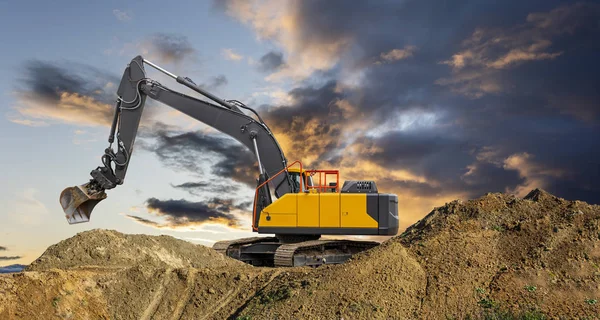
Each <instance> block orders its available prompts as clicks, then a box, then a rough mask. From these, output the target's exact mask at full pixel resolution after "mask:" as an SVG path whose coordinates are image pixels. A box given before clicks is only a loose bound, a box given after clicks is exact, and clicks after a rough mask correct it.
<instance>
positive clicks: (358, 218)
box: [60, 56, 398, 267]
mask: <svg viewBox="0 0 600 320" xmlns="http://www.w3.org/2000/svg"><path fill="white" fill-rule="evenodd" d="M145 65H146V66H150V67H152V68H154V69H156V70H158V71H160V72H162V73H164V74H166V75H168V76H169V77H171V78H173V79H175V80H176V81H177V82H178V83H180V84H182V85H184V86H186V87H188V88H190V89H192V90H193V91H195V92H198V93H199V94H201V95H203V96H204V97H206V98H208V99H210V100H211V101H212V102H207V101H205V100H201V99H197V98H195V97H191V96H189V95H185V94H182V93H180V92H177V91H174V90H171V89H169V88H167V87H166V86H164V85H162V84H160V83H159V82H157V81H155V80H153V79H151V78H148V77H147V76H146V70H145V69H144V66H145ZM148 97H149V98H151V99H154V100H156V101H159V102H161V103H163V104H166V105H168V106H170V107H172V108H174V109H176V110H178V111H180V112H183V113H184V114H186V115H188V116H190V117H192V118H194V119H196V120H198V121H200V122H202V123H204V124H206V125H208V126H211V127H213V128H215V129H217V130H218V131H220V132H222V133H225V134H228V135H229V136H231V137H233V138H235V139H236V140H237V141H239V142H240V143H242V144H243V145H245V146H246V147H248V148H249V149H250V150H251V151H252V152H253V153H254V154H255V156H256V162H255V164H257V166H258V171H259V172H258V179H257V184H256V191H255V194H254V204H253V210H252V231H254V232H257V233H259V234H271V235H275V236H274V237H273V236H271V237H264V236H263V237H253V238H244V239H237V240H232V241H219V242H216V243H215V244H214V246H213V248H214V249H215V250H217V251H219V252H221V253H223V254H224V255H226V256H229V257H232V258H235V259H238V260H241V261H244V262H246V263H249V264H252V265H257V266H276V267H283V266H288V267H291V266H319V265H322V264H337V263H342V262H344V261H346V260H348V259H349V258H350V257H351V256H352V255H353V254H356V253H358V252H361V251H364V250H366V249H369V248H372V247H374V246H376V245H378V242H375V241H353V240H341V239H340V240H319V239H320V238H321V236H322V235H339V236H342V235H369V236H391V235H395V234H396V233H397V232H398V197H397V195H395V194H386V193H379V192H378V190H377V186H376V184H375V182H374V181H345V182H344V184H343V185H342V186H341V187H340V185H339V184H340V181H339V171H338V170H306V169H304V168H303V167H302V163H301V162H300V161H294V162H292V163H288V160H287V159H286V158H285V156H284V154H283V151H282V150H281V147H280V146H279V143H278V142H277V140H276V139H275V136H274V135H273V133H272V132H271V130H270V129H269V127H268V126H267V124H266V123H265V122H264V121H263V120H262V118H261V117H260V115H259V114H258V113H257V112H256V111H255V110H254V109H252V108H250V107H248V106H246V105H244V104H243V103H241V102H239V101H237V100H223V99H220V98H218V97H216V96H214V95H213V94H211V93H209V92H207V91H206V90H204V89H203V88H201V87H200V86H198V85H196V84H195V83H194V82H193V81H192V80H191V79H189V78H187V77H181V76H177V75H175V74H173V73H171V72H169V71H167V70H165V69H163V68H161V67H160V66H158V65H156V64H154V63H152V62H151V61H148V60H146V59H144V58H143V57H142V56H137V57H135V58H133V59H132V60H131V62H130V63H129V64H128V66H127V68H126V69H125V71H124V73H123V77H122V79H121V83H120V85H119V88H118V90H117V101H116V106H115V112H114V118H113V121H112V126H111V129H110V135H109V138H108V142H109V147H108V148H106V150H105V151H104V154H103V155H102V157H101V158H102V166H99V167H97V168H96V169H94V170H92V171H91V176H92V178H91V179H90V181H89V182H88V183H85V184H83V185H80V186H75V187H69V188H66V189H65V190H63V192H62V193H61V195H60V204H61V206H62V207H63V209H64V212H65V215H66V218H67V221H68V222H69V223H70V224H74V223H82V222H88V221H89V220H90V216H91V213H92V210H93V209H94V207H95V206H96V205H97V204H98V203H99V202H100V201H102V200H103V199H105V198H106V192H105V191H106V190H109V189H113V188H115V187H116V186H118V185H120V184H123V181H124V180H125V173H126V171H127V167H128V164H129V161H130V159H131V156H132V154H133V144H134V141H135V137H136V134H137V131H138V126H139V123H140V118H141V115H142V111H143V109H144V104H145V101H146V98H148ZM243 110H245V111H246V112H244V111H243ZM248 114H250V115H248ZM251 115H252V116H251ZM115 140H116V150H115V149H114V148H113V143H114V142H115ZM273 199H275V200H273Z"/></svg>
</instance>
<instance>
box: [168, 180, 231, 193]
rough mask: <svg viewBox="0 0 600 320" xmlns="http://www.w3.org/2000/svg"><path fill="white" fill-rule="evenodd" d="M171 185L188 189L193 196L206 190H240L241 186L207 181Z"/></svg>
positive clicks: (221, 191)
mask: <svg viewBox="0 0 600 320" xmlns="http://www.w3.org/2000/svg"><path fill="white" fill-rule="evenodd" d="M171 187H173V188H175V189H180V190H183V191H186V192H188V193H189V194H190V195H193V196H199V195H202V194H204V193H205V192H215V193H233V192H236V191H238V190H239V187H238V186H235V185H221V184H216V183H214V182H206V181H198V182H185V183H182V184H178V185H173V184H171Z"/></svg>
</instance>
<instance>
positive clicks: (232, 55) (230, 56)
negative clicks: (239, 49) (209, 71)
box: [221, 49, 244, 61]
mask: <svg viewBox="0 0 600 320" xmlns="http://www.w3.org/2000/svg"><path fill="white" fill-rule="evenodd" d="M221 54H222V55H223V57H224V58H225V59H227V60H232V61H240V60H242V59H244V56H242V55H241V54H238V53H236V52H235V51H233V49H223V50H221Z"/></svg>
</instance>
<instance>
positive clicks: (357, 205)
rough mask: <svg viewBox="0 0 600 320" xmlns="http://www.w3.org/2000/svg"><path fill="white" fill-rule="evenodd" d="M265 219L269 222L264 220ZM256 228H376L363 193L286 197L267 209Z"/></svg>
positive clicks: (287, 195) (310, 194)
mask: <svg viewBox="0 0 600 320" xmlns="http://www.w3.org/2000/svg"><path fill="white" fill-rule="evenodd" d="M267 218H268V219H267ZM258 225H259V227H300V228H319V227H320V228H340V227H341V228H377V227H378V222H377V221H376V220H375V219H373V218H371V216H369V214H368V213H367V195H366V194H364V193H362V194H361V193H358V194H352V193H316V192H310V193H288V194H285V195H284V196H283V197H281V198H279V199H277V200H275V201H274V202H273V203H271V204H270V205H269V206H268V207H266V208H265V209H264V210H263V211H262V213H261V215H260V220H259V224H258Z"/></svg>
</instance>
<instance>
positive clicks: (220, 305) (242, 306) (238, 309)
mask: <svg viewBox="0 0 600 320" xmlns="http://www.w3.org/2000/svg"><path fill="white" fill-rule="evenodd" d="M282 272H283V271H282V270H275V271H274V272H273V274H272V275H271V276H270V277H269V280H267V281H266V282H265V283H264V284H263V285H262V286H261V287H260V288H259V289H258V290H256V291H255V292H254V294H253V295H251V296H250V297H248V299H246V301H245V302H244V303H243V304H242V305H241V306H240V307H239V308H237V309H236V310H235V311H234V312H233V313H231V314H230V315H229V317H227V319H236V318H237V317H238V316H239V314H240V312H242V310H244V308H245V307H246V306H247V305H248V302H250V301H251V300H252V299H254V297H256V294H257V293H258V292H260V291H262V290H263V289H264V288H266V287H267V286H268V285H269V284H270V283H271V282H273V280H275V278H277V276H278V275H280V274H281V273H282ZM255 278H256V277H255ZM252 280H254V279H252ZM237 291H239V289H238V290H237ZM231 297H233V296H230V298H229V299H228V300H231ZM225 302H227V301H225ZM223 306H225V304H223V303H221V304H219V310H220V309H222V308H223ZM213 314H215V312H213V313H212V314H211V315H213ZM203 319H207V318H206V317H205V318H203Z"/></svg>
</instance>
